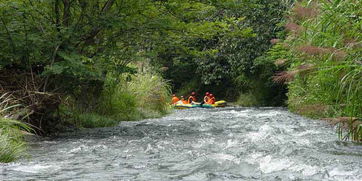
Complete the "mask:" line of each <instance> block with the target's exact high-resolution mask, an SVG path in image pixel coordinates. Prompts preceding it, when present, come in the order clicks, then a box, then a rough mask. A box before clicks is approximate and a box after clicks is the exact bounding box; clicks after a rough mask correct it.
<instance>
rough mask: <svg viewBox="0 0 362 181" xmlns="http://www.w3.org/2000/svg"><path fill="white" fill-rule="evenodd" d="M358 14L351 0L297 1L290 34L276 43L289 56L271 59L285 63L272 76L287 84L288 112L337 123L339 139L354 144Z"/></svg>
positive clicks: (359, 98) (359, 85)
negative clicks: (280, 70)
mask: <svg viewBox="0 0 362 181" xmlns="http://www.w3.org/2000/svg"><path fill="white" fill-rule="evenodd" d="M361 9H362V4H361V3H359V1H356V0H346V1H340V0H328V1H327V0H321V1H318V2H317V1H315V2H312V1H299V2H297V3H296V4H295V6H294V8H292V10H291V12H290V17H289V20H288V22H287V23H286V29H287V31H289V35H288V37H287V38H286V39H285V40H284V41H283V42H280V41H279V42H278V44H279V46H280V45H281V44H283V45H285V46H284V47H286V48H287V49H288V51H287V52H283V53H282V54H283V55H284V56H282V55H281V56H280V57H279V58H278V57H275V58H274V60H275V61H276V63H277V62H278V63H279V62H282V61H280V60H281V59H283V63H285V62H288V64H289V68H288V69H287V70H286V71H284V72H281V73H279V74H277V75H275V76H274V77H273V79H274V80H275V81H276V82H284V83H287V84H288V89H289V92H288V106H289V108H290V109H291V110H293V111H295V112H298V113H300V114H303V115H306V116H310V117H314V118H328V119H333V120H339V121H335V122H336V123H337V124H338V125H339V126H338V131H337V132H338V135H339V137H340V138H341V139H343V140H353V141H362V130H361V127H362V126H361V124H362V123H361V117H362V62H361V57H362V36H361V32H362V29H361V27H362V21H361V18H360V15H361ZM286 55H288V56H289V57H288V58H287V59H285V57H286ZM290 55H292V57H290Z"/></svg>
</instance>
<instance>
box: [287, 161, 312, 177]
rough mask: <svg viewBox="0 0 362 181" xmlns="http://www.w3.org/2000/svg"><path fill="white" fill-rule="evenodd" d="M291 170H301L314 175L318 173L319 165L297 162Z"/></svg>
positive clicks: (304, 173)
mask: <svg viewBox="0 0 362 181" xmlns="http://www.w3.org/2000/svg"><path fill="white" fill-rule="evenodd" d="M290 170H292V171H295V172H301V173H302V174H303V175H305V176H312V175H315V174H317V173H318V167H317V166H311V165H305V164H296V165H294V166H292V167H291V168H290Z"/></svg>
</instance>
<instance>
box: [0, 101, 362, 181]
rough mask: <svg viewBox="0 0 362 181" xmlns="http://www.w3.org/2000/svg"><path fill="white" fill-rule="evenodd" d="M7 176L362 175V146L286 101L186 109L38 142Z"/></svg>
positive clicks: (4, 168) (1, 168)
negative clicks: (273, 105) (284, 103)
mask: <svg viewBox="0 0 362 181" xmlns="http://www.w3.org/2000/svg"><path fill="white" fill-rule="evenodd" d="M29 154H30V155H31V157H30V158H26V159H23V160H20V161H18V162H15V163H11V164H3V165H0V180H98V181H101V180H145V181H146V180H147V181H148V180H157V181H159V180H195V181H198V180H215V181H216V180H318V181H319V180H356V181H357V180H359V181H360V180H362V145H358V144H354V143H346V142H340V141H338V139H337V136H336V133H335V131H334V129H333V128H332V127H331V126H329V125H327V124H326V123H324V122H322V121H318V120H310V119H306V118H303V117H300V116H297V115H295V114H292V113H290V112H288V111H286V110H284V109H282V108H220V109H189V110H179V111H175V113H173V114H170V115H169V116H167V117H164V118H160V119H148V120H143V121H138V122H121V124H120V125H119V126H117V127H113V128H100V129H87V130H82V131H80V132H76V133H67V134H65V135H62V136H61V138H55V139H46V140H42V141H38V142H34V143H31V146H30V149H29Z"/></svg>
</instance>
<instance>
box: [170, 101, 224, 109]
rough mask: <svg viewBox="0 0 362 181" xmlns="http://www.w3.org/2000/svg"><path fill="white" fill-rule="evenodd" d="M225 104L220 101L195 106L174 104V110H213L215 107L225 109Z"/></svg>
mask: <svg viewBox="0 0 362 181" xmlns="http://www.w3.org/2000/svg"><path fill="white" fill-rule="evenodd" d="M226 104H227V103H226V101H224V100H222V101H217V102H215V104H201V103H196V104H176V105H175V108H176V109H189V108H215V107H225V106H226Z"/></svg>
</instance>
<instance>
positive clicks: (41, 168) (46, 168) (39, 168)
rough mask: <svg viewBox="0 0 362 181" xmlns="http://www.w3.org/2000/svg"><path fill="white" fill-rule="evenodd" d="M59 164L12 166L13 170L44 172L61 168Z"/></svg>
mask: <svg viewBox="0 0 362 181" xmlns="http://www.w3.org/2000/svg"><path fill="white" fill-rule="evenodd" d="M59 168H60V167H58V166H51V165H38V164H34V165H21V166H16V167H14V168H11V170H14V171H19V172H27V173H42V172H49V171H54V170H57V169H59Z"/></svg>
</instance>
